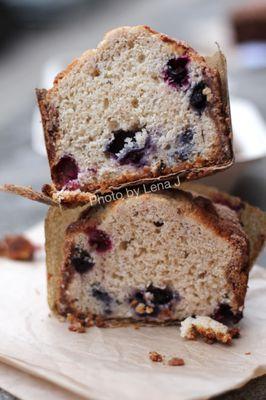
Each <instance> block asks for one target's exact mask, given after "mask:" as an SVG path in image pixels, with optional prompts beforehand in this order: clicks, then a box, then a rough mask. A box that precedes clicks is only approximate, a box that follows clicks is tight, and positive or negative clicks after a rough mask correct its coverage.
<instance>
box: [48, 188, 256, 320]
mask: <svg viewBox="0 0 266 400" xmlns="http://www.w3.org/2000/svg"><path fill="white" fill-rule="evenodd" d="M46 252H47V268H48V290H49V304H50V307H51V308H52V309H53V310H54V311H55V312H56V313H57V314H59V315H63V316H68V315H70V316H71V317H74V318H76V319H79V321H81V322H80V323H81V324H82V325H91V324H92V323H94V322H95V321H96V323H99V322H100V324H102V322H103V321H104V322H105V323H108V324H111V325H112V324H114V323H116V324H124V323H128V322H133V321H134V322H139V323H173V322H176V321H180V320H183V319H184V318H186V317H188V316H193V315H206V316H212V317H214V318H216V319H217V320H224V319H228V320H231V321H238V320H239V319H240V318H241V316H242V310H243V305H244V299H245V293H246V288H247V278H248V270H249V239H248V237H247V235H246V233H245V231H244V230H243V228H242V226H241V224H240V222H239V219H238V216H237V213H236V212H235V211H233V210H232V209H230V208H228V207H226V206H224V205H218V204H214V203H213V202H211V201H210V200H208V199H206V198H204V197H201V196H197V195H192V194H191V193H189V192H184V191H179V190H168V191H163V192H160V193H159V192H157V193H153V194H152V193H143V194H141V195H140V196H135V197H130V198H125V199H121V200H117V201H115V202H113V203H111V204H109V205H103V206H95V207H89V208H88V207H86V206H85V207H79V208H77V209H69V210H64V211H61V210H60V209H58V208H54V207H53V208H51V209H50V211H49V214H48V217H47V220H46Z"/></svg>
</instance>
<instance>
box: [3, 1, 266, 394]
mask: <svg viewBox="0 0 266 400" xmlns="http://www.w3.org/2000/svg"><path fill="white" fill-rule="evenodd" d="M240 3H241V0H237V1H235V2H233V5H232V1H231V0H223V1H222V2H213V1H212V0H204V1H202V0H178V1H177V0H165V1H163V2H162V1H160V0H145V1H141V0H135V1H134V2H132V1H131V2H130V1H129V0H128V1H122V0H113V1H111V0H109V1H107V0H105V1H103V2H98V5H97V2H94V4H93V6H91V7H88V6H87V7H86V8H85V9H82V10H77V11H76V12H75V18H73V17H72V18H69V17H66V18H65V21H61V22H58V23H57V24H54V25H51V26H49V29H40V30H32V31H31V30H29V31H28V32H26V33H24V34H22V35H21V37H20V38H18V37H17V38H16V40H13V41H11V42H10V44H9V46H8V48H6V49H5V50H4V51H3V54H2V56H1V58H0V87H1V91H0V102H1V115H0V139H1V146H0V183H4V182H6V183H16V184H23V185H31V186H33V187H34V188H37V189H40V188H41V186H42V185H43V184H44V183H46V182H48V181H49V170H48V163H47V160H46V158H45V157H43V156H40V155H38V154H37V153H35V152H34V151H33V150H32V147H31V121H32V112H33V108H34V104H35V98H34V88H35V87H38V85H39V79H40V71H41V68H42V65H43V64H44V62H46V61H47V59H51V58H55V59H56V58H58V57H62V58H69V57H70V58H71V57H72V56H75V55H79V54H80V53H81V52H82V51H84V50H85V49H86V48H90V47H94V46H95V45H96V43H97V42H98V41H99V40H100V39H101V37H102V34H103V33H104V32H106V31H108V30H109V29H110V28H113V27H115V26H119V25H135V24H148V25H151V26H152V27H154V28H155V29H157V30H159V31H162V32H166V33H168V34H169V35H172V36H174V37H180V38H184V39H186V40H187V41H188V42H189V43H191V44H192V46H194V47H195V48H197V49H199V50H201V51H203V52H206V53H207V52H209V50H210V49H213V48H214V46H213V43H214V42H215V41H218V42H219V44H220V45H221V47H222V48H223V49H224V51H225V53H226V54H232V59H233V52H232V45H231V42H230V34H229V33H228V32H229V30H228V29H229V19H228V15H229V13H230V10H231V9H232V7H233V6H235V5H236V4H240ZM66 55H67V57H66ZM228 61H229V62H228V66H229V72H230V82H231V83H232V84H231V92H232V93H233V94H234V95H237V96H241V97H244V98H246V99H249V100H251V101H253V102H254V103H255V104H256V105H257V107H258V109H259V110H260V111H261V113H262V115H263V116H264V117H266V96H265V82H266V69H261V70H257V71H254V70H253V71H252V70H246V69H244V68H237V67H236V66H235V64H234V63H233V62H232V63H231V61H230V57H229V58H228ZM251 140H252V139H251ZM265 170H266V162H265V160H262V161H260V162H258V163H256V164H254V165H253V166H252V167H251V168H250V169H249V170H247V171H246V172H245V174H244V175H242V176H241V178H240V179H239V181H238V182H237V184H236V186H235V187H234V188H233V193H234V194H237V195H240V196H241V197H242V198H243V199H245V200H248V201H249V202H251V203H252V204H254V205H257V206H260V207H261V208H264V209H265V208H266V192H265V191H266V181H265ZM0 201H1V214H2V215H1V219H0V236H1V235H3V234H5V233H12V232H22V231H23V230H25V229H27V228H29V227H30V226H32V225H33V224H35V223H37V222H38V221H39V220H41V219H43V218H44V216H45V213H46V211H47V208H46V206H43V205H41V204H38V203H30V202H29V201H27V200H25V199H22V198H19V197H16V196H10V195H8V194H1V200H0ZM259 263H260V264H261V265H264V266H266V254H265V253H264V254H263V255H262V257H261V258H260V260H259ZM243 390H244V392H243V393H244V396H245V397H243V398H245V400H249V399H265V397H266V379H264V378H259V379H256V380H255V381H252V382H250V383H249V384H248V385H246V387H245V389H243ZM241 395H242V394H241V393H237V394H228V395H223V396H218V397H216V399H217V400H218V399H219V400H221V399H224V400H225V399H226V400H231V399H232V400H233V399H239V398H241V397H240V396H241ZM11 398H12V399H14V398H13V397H12V396H10V395H9V394H7V393H5V392H3V391H1V389H0V400H10V399H11Z"/></svg>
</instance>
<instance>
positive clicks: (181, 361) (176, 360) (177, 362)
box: [167, 357, 185, 367]
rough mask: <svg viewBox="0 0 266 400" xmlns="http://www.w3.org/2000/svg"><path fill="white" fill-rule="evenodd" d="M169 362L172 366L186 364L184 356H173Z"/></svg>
mask: <svg viewBox="0 0 266 400" xmlns="http://www.w3.org/2000/svg"><path fill="white" fill-rule="evenodd" d="M167 364H168V365H170V366H171V367H180V366H182V365H185V361H184V359H183V358H179V357H172V358H170V360H169V361H168V363H167Z"/></svg>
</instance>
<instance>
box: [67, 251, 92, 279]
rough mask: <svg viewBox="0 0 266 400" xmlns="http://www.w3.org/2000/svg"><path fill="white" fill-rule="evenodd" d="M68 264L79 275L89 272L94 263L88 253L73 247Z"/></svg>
mask: <svg viewBox="0 0 266 400" xmlns="http://www.w3.org/2000/svg"><path fill="white" fill-rule="evenodd" d="M70 262H71V265H72V266H73V267H74V269H75V270H76V271H77V272H78V273H79V274H84V273H85V272H88V271H90V270H91V269H92V268H93V266H94V261H93V258H92V256H91V255H90V253H89V252H88V251H86V250H84V249H81V248H80V247H78V246H75V247H73V249H72V251H71V256H70Z"/></svg>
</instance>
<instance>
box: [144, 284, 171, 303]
mask: <svg viewBox="0 0 266 400" xmlns="http://www.w3.org/2000/svg"><path fill="white" fill-rule="evenodd" d="M147 293H151V294H152V296H153V297H152V300H151V301H152V303H153V304H154V305H163V304H167V303H170V301H171V300H173V298H174V296H173V292H172V290H170V289H169V288H165V289H161V288H158V287H154V286H153V285H150V286H149V287H148V288H147Z"/></svg>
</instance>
